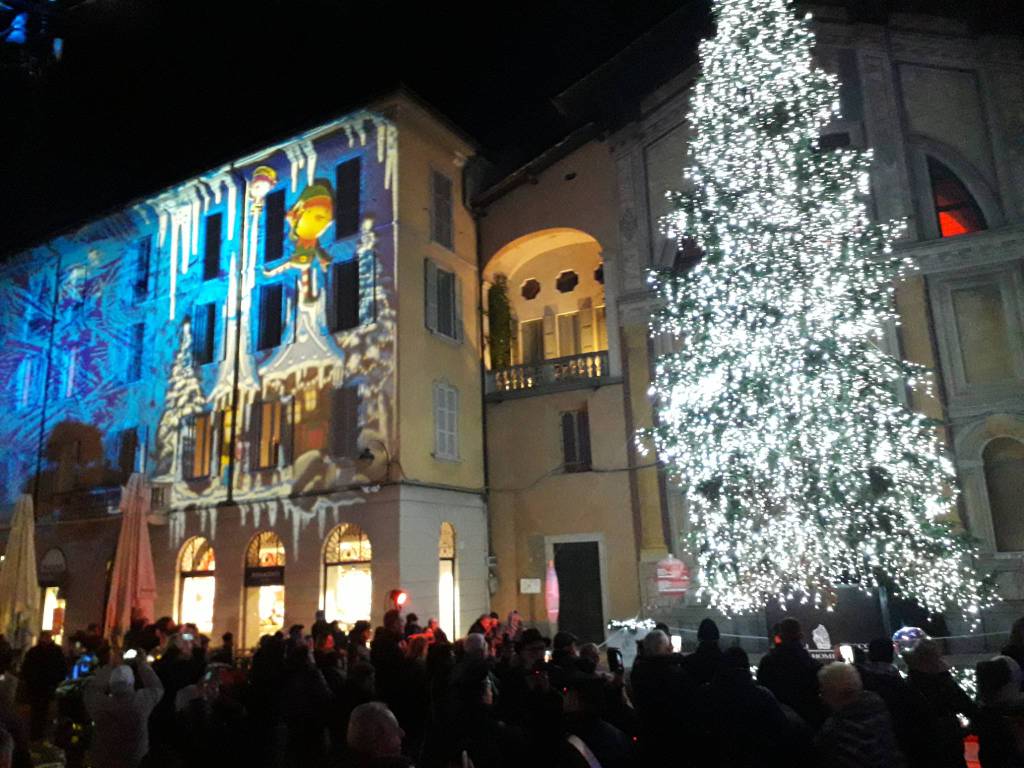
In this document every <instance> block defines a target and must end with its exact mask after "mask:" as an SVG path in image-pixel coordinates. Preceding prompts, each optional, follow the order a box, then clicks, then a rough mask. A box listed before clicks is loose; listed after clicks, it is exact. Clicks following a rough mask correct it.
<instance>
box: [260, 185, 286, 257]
mask: <svg viewBox="0 0 1024 768" xmlns="http://www.w3.org/2000/svg"><path fill="white" fill-rule="evenodd" d="M264 205H265V208H266V211H265V213H264V221H265V224H264V230H263V232H264V238H263V260H264V261H276V260H277V259H279V258H281V256H283V255H284V190H283V189H279V190H278V191H277V192H272V193H270V194H269V195H267V199H266V202H265V203H264Z"/></svg>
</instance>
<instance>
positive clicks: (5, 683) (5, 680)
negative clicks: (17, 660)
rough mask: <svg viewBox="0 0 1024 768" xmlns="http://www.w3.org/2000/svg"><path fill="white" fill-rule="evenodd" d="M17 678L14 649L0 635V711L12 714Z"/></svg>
mask: <svg viewBox="0 0 1024 768" xmlns="http://www.w3.org/2000/svg"><path fill="white" fill-rule="evenodd" d="M17 693H18V678H17V677H16V676H15V675H14V649H13V648H12V647H11V644H10V643H8V642H7V638H5V637H3V636H2V635H0V712H6V713H8V714H14V704H15V697H16V696H17Z"/></svg>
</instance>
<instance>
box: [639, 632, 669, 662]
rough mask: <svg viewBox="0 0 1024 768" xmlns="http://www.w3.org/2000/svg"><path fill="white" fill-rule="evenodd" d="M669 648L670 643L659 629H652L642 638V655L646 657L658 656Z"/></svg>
mask: <svg viewBox="0 0 1024 768" xmlns="http://www.w3.org/2000/svg"><path fill="white" fill-rule="evenodd" d="M671 648H672V641H671V640H669V639H668V635H666V634H665V633H664V632H662V631H661V630H660V629H653V630H651V631H650V632H648V633H647V634H646V635H645V636H644V653H646V654H647V655H648V656H660V655H661V654H662V653H664V652H665V650H666V649H669V650H670V649H671Z"/></svg>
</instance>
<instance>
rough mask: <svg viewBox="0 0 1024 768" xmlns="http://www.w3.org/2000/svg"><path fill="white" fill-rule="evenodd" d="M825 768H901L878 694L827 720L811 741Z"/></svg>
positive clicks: (863, 695) (866, 695)
mask: <svg viewBox="0 0 1024 768" xmlns="http://www.w3.org/2000/svg"><path fill="white" fill-rule="evenodd" d="M814 743H815V746H816V748H817V750H818V755H819V759H820V760H821V765H823V766H828V768H904V766H905V765H906V763H905V762H904V760H903V753H901V752H900V750H899V747H898V746H897V744H896V736H895V735H894V734H893V731H892V720H891V719H890V717H889V711H888V710H887V709H886V707H885V702H883V701H882V699H881V697H880V696H878V694H875V693H871V691H862V692H861V694H860V697H859V698H858V699H857V700H856V701H854V702H853V703H852V704H848V705H847V706H845V707H843V708H842V709H841V710H839V711H838V712H836V713H834V714H833V715H832V716H831V717H829V718H828V719H827V720H826V721H825V724H824V725H823V726H822V727H821V731H820V732H819V733H818V735H817V737H816V738H815V740H814Z"/></svg>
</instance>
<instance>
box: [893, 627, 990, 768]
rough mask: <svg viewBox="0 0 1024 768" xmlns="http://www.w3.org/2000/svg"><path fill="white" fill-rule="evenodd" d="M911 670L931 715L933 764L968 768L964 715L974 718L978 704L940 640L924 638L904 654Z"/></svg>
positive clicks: (913, 684)
mask: <svg viewBox="0 0 1024 768" xmlns="http://www.w3.org/2000/svg"><path fill="white" fill-rule="evenodd" d="M903 658H904V660H905V661H906V662H907V668H908V669H909V670H910V672H909V676H908V680H909V681H910V686H911V687H912V688H913V689H914V690H915V691H917V692H918V693H919V694H921V696H922V697H923V698H924V700H925V702H926V704H927V707H928V711H929V713H930V716H929V721H928V722H929V726H930V727H931V729H932V730H931V732H930V734H929V736H930V738H931V741H932V748H933V749H934V756H933V762H932V765H934V766H936V768H964V766H965V765H966V763H965V762H964V749H963V739H964V735H965V733H964V729H963V728H962V727H961V725H960V718H959V716H960V715H963V716H965V717H966V718H968V720H971V721H973V720H974V719H975V718H976V716H977V708H976V707H975V704H974V702H973V701H971V698H970V697H969V696H968V695H967V694H966V693H964V690H963V689H962V688H961V687H960V686H959V685H957V682H956V680H954V679H953V676H952V675H951V674H950V673H949V667H948V666H947V665H946V662H945V661H943V659H942V651H941V649H940V648H939V645H938V643H936V642H935V641H934V640H931V639H928V638H926V639H924V640H921V641H919V642H918V643H917V645H916V646H914V648H913V650H911V651H910V652H909V653H906V654H905V655H904V657H903Z"/></svg>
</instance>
